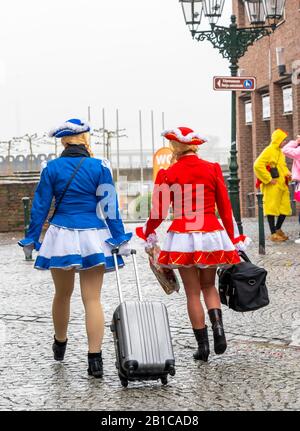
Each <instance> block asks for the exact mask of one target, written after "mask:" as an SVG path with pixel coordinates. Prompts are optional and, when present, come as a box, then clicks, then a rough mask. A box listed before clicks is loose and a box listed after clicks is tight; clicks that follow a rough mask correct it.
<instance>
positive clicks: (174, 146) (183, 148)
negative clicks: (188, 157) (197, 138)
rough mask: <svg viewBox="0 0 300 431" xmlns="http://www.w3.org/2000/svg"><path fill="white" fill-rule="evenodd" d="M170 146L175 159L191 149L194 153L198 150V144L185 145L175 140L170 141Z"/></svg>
mask: <svg viewBox="0 0 300 431" xmlns="http://www.w3.org/2000/svg"><path fill="white" fill-rule="evenodd" d="M170 148H171V151H172V153H173V157H174V158H175V159H178V158H179V157H180V156H182V155H183V154H185V153H188V152H189V151H192V152H193V153H195V154H196V153H197V152H198V150H199V147H198V145H187V144H182V143H181V142H177V141H170Z"/></svg>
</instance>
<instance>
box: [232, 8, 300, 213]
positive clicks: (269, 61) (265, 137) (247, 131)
mask: <svg viewBox="0 0 300 431" xmlns="http://www.w3.org/2000/svg"><path fill="white" fill-rule="evenodd" d="M233 11H234V13H235V14H236V15H237V21H238V25H239V26H248V25H249V22H248V21H247V18H246V15H245V9H244V5H243V1H242V0H233ZM299 23H300V12H299V0H289V1H287V2H286V11H285V22H283V23H282V24H281V25H280V26H279V27H278V28H277V30H276V31H275V32H274V34H272V35H271V36H270V37H264V38H262V39H260V40H258V41H257V42H255V44H254V45H253V46H251V47H250V48H249V49H248V51H247V53H246V54H245V56H244V57H243V58H242V59H241V60H240V62H239V66H240V69H242V70H243V75H245V76H246V75H248V76H256V78H257V85H258V89H257V91H256V92H254V93H251V94H249V93H248V94H242V93H238V101H237V126H238V130H237V142H238V149H239V169H240V172H239V175H240V179H241V205H242V214H243V216H248V215H249V214H248V211H247V195H248V193H253V192H254V191H255V187H254V184H255V178H254V175H253V163H254V161H255V159H256V158H257V157H258V155H259V154H260V153H261V151H262V150H263V149H264V148H265V147H266V145H268V144H269V142H270V137H271V132H272V131H273V130H275V129H276V128H282V129H284V130H286V131H287V132H288V133H289V136H290V137H291V138H293V137H295V136H296V135H297V134H300V85H294V84H293V85H292V88H293V103H294V109H293V113H292V115H291V114H288V115H286V114H284V113H283V97H282V86H284V85H287V84H290V83H291V78H287V77H284V78H283V77H280V76H279V73H278V68H277V63H276V47H283V48H284V49H285V62H286V67H287V72H289V73H290V72H292V63H293V62H294V61H295V60H300V44H299V40H300V26H299ZM266 93H268V94H270V107H271V116H270V119H269V120H264V119H263V115H262V111H263V110H262V94H266ZM245 100H251V102H252V118H253V121H252V124H251V125H246V122H245ZM250 147H251V148H250ZM288 164H289V166H291V161H289V162H288Z"/></svg>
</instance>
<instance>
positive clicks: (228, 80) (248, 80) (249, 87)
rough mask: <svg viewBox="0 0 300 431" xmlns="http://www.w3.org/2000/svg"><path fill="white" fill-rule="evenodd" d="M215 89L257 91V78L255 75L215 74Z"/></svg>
mask: <svg viewBox="0 0 300 431" xmlns="http://www.w3.org/2000/svg"><path fill="white" fill-rule="evenodd" d="M214 90H215V91H255V90H256V78H255V77H254V76H242V77H241V76H215V77H214Z"/></svg>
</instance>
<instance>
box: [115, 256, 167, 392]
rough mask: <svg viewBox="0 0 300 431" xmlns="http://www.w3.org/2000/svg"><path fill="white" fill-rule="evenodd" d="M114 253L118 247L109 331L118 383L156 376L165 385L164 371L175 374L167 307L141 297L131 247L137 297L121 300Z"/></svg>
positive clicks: (134, 257) (126, 383) (149, 378)
mask: <svg viewBox="0 0 300 431" xmlns="http://www.w3.org/2000/svg"><path fill="white" fill-rule="evenodd" d="M117 253H118V249H114V250H113V256H114V262H115V267H116V277H117V285H118V290H119V298H120V305H119V306H118V307H117V309H116V310H115V312H114V315H113V319H112V324H111V331H112V332H113V335H114V342H115V349H116V367H117V369H118V372H119V378H120V381H121V384H122V386H124V387H127V386H128V381H135V380H158V379H160V380H161V382H162V384H164V385H165V384H167V383H168V374H170V375H171V376H174V375H175V359H174V353H173V347H172V340H171V333H170V327H169V319H168V312H167V309H166V307H165V305H164V304H162V303H161V302H158V301H143V300H142V296H141V288H140V281H139V276H138V270H137V262H136V251H135V250H131V255H132V258H133V265H134V271H135V278H136V284H137V290H138V298H139V300H138V301H125V302H124V301H123V294H122V287H121V282H120V275H119V269H118V265H117Z"/></svg>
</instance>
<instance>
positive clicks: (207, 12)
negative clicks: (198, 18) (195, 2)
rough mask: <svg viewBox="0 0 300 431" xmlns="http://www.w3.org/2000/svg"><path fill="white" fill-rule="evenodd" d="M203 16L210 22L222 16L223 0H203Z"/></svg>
mask: <svg viewBox="0 0 300 431" xmlns="http://www.w3.org/2000/svg"><path fill="white" fill-rule="evenodd" d="M202 3H203V10H204V16H206V18H208V19H209V22H210V24H216V23H217V22H218V20H219V18H220V17H221V16H222V13H223V9H224V3H225V0H203V2H202Z"/></svg>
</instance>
